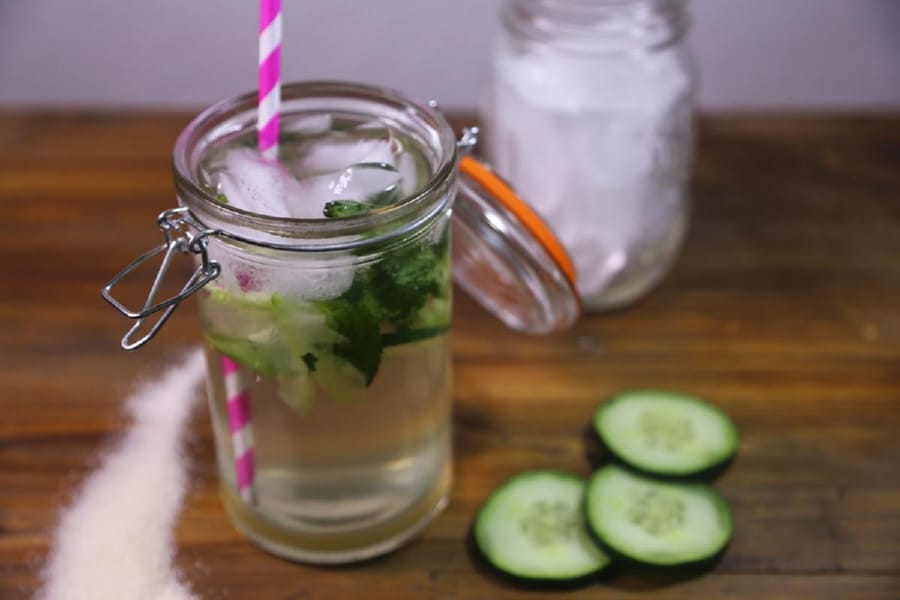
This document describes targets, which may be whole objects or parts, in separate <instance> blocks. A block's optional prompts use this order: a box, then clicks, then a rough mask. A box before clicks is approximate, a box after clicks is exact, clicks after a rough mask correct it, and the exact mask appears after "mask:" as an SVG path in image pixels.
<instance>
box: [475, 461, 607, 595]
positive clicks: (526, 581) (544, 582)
mask: <svg viewBox="0 0 900 600" xmlns="http://www.w3.org/2000/svg"><path fill="white" fill-rule="evenodd" d="M536 476H537V477H541V476H552V477H557V478H562V479H570V480H574V481H578V482H580V483H584V481H585V480H584V478H583V477H579V476H578V475H574V474H572V473H568V472H566V471H560V470H556V469H535V470H530V471H525V472H521V473H518V474H515V475H513V476H511V477H509V478H508V479H506V480H505V481H504V482H503V483H502V484H500V485H499V486H498V487H496V488H495V489H494V490H493V492H491V495H490V496H489V497H488V499H487V500H486V501H485V502H484V504H483V505H482V506H481V508H480V509H479V510H478V513H477V514H476V516H475V519H474V520H473V522H472V526H471V528H470V530H469V539H467V546H468V547H469V554H470V555H471V557H472V558H473V559H474V561H473V562H474V563H475V564H476V566H477V567H479V568H480V569H481V570H482V571H485V572H486V573H487V574H489V575H492V576H494V577H496V578H498V579H502V580H504V581H507V582H509V583H511V584H514V585H518V586H524V587H530V588H533V589H541V590H553V589H559V590H567V589H575V588H579V587H583V586H585V585H588V584H590V583H594V582H596V581H598V580H599V579H601V578H604V577H605V576H607V575H609V574H611V572H612V571H613V570H614V569H613V563H612V561H610V560H607V561H606V562H605V563H604V564H601V565H600V566H599V567H598V568H596V569H594V570H590V571H587V572H585V573H582V574H578V575H572V576H560V577H552V576H545V577H539V576H529V575H527V574H522V573H511V572H510V571H508V570H505V569H503V568H502V567H501V566H499V565H497V564H496V563H495V562H494V560H493V559H492V557H491V556H489V555H488V554H487V553H485V552H484V551H483V550H482V546H483V545H482V544H481V543H479V533H478V530H479V523H481V522H482V519H483V518H484V514H485V512H486V511H487V510H488V508H489V506H490V504H491V503H492V500H493V499H494V498H496V496H497V495H498V494H499V493H500V492H502V491H503V490H504V489H506V488H508V487H511V486H513V485H515V483H516V482H517V481H518V480H519V479H521V478H530V477H536ZM585 530H586V531H587V533H588V535H591V534H590V531H589V530H587V528H586V529H585Z"/></svg>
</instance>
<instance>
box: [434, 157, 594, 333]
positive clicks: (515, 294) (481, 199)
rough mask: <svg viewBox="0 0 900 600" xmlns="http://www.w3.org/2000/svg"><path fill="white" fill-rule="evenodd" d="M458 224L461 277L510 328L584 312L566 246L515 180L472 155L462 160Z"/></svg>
mask: <svg viewBox="0 0 900 600" xmlns="http://www.w3.org/2000/svg"><path fill="white" fill-rule="evenodd" d="M452 228H453V229H452V232H453V233H452V234H453V245H452V248H453V256H452V264H453V269H452V272H453V279H454V281H456V283H457V284H458V285H459V286H460V287H462V288H463V289H464V290H465V291H466V292H467V293H468V294H469V295H470V296H471V297H472V298H473V299H474V300H476V301H477V302H478V303H479V304H480V305H481V306H483V307H484V308H485V309H487V310H488V311H489V312H490V313H492V314H493V315H494V316H495V317H497V318H498V319H500V320H501V321H503V323H505V324H506V325H507V326H508V327H510V328H512V329H515V330H517V331H522V332H526V333H532V334H544V333H551V332H554V331H560V330H564V329H567V328H569V327H570V326H571V325H572V324H573V323H574V322H575V321H576V320H577V319H578V317H579V315H580V314H581V303H580V301H579V298H578V293H577V291H576V288H575V281H576V275H575V267H574V265H573V263H572V260H571V259H570V258H569V255H568V254H567V253H566V250H565V248H564V247H563V245H562V244H561V243H560V241H559V240H558V239H557V237H556V235H555V234H554V233H553V231H552V230H551V229H550V228H549V227H548V225H547V224H546V223H545V222H544V221H543V220H542V219H541V218H540V217H539V216H538V215H537V213H535V212H534V210H533V209H531V207H529V206H528V204H526V203H525V202H524V201H523V200H522V199H521V198H519V196H518V195H517V194H516V192H515V191H514V190H513V189H512V187H510V186H509V185H508V184H507V183H506V182H505V181H503V180H502V179H501V178H500V177H499V176H497V175H496V174H495V173H494V172H493V171H491V170H490V168H489V167H487V166H486V165H485V164H483V163H480V162H478V161H477V160H475V159H474V158H472V157H470V156H464V157H462V158H461V159H460V161H459V192H458V193H457V197H456V201H455V203H454V207H453V219H452Z"/></svg>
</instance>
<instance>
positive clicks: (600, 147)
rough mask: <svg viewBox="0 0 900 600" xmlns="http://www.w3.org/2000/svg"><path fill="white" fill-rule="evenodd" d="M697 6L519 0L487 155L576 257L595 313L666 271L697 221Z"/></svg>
mask: <svg viewBox="0 0 900 600" xmlns="http://www.w3.org/2000/svg"><path fill="white" fill-rule="evenodd" d="M687 29H688V15H687V1H686V0H509V1H508V2H507V3H506V5H505V6H504V10H503V13H502V27H501V31H500V33H499V35H498V38H497V40H496V44H495V46H494V51H493V56H492V61H491V71H490V79H489V81H488V84H487V87H486V89H485V93H484V95H483V99H482V106H481V121H482V123H483V124H484V126H485V130H486V131H485V133H486V140H485V141H486V149H487V157H488V160H489V161H490V162H492V163H493V166H494V168H495V170H496V171H497V172H498V173H499V174H500V175H502V176H504V177H505V178H506V179H508V180H509V181H510V182H511V183H512V184H513V185H514V186H515V187H516V188H517V189H518V191H519V192H520V193H521V194H522V196H523V197H525V198H527V199H528V200H529V201H530V202H531V203H532V205H533V206H534V207H535V208H536V209H537V210H538V212H539V213H540V214H541V215H542V216H543V217H544V218H545V219H546V220H547V221H548V222H549V224H550V225H551V227H553V229H554V230H555V231H556V233H557V235H559V237H560V238H561V240H562V241H563V243H564V244H565V245H566V247H567V249H568V250H569V253H570V254H571V255H572V257H573V259H574V261H575V266H576V269H577V272H578V290H579V293H580V295H581V297H582V301H583V304H584V306H585V309H587V310H593V311H599V310H606V309H612V308H617V307H621V306H624V305H626V304H628V303H630V302H632V301H634V300H636V299H637V298H638V297H640V296H641V295H643V294H644V293H646V292H647V291H649V290H650V289H651V288H652V287H653V286H654V285H655V284H657V283H658V282H659V281H660V280H661V279H662V278H663V277H664V276H665V274H666V273H667V272H668V270H669V269H670V267H671V266H672V264H673V262H674V259H675V257H676V255H677V253H678V250H679V248H680V246H681V242H682V239H683V237H684V234H685V231H686V229H687V224H688V219H689V211H690V207H689V199H688V196H687V183H688V180H689V175H690V171H691V166H692V159H693V147H694V131H693V90H694V76H693V66H692V62H691V58H690V55H689V53H688V51H687V50H686V48H685V44H684V41H685V34H686V32H687Z"/></svg>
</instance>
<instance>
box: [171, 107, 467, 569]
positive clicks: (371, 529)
mask: <svg viewBox="0 0 900 600" xmlns="http://www.w3.org/2000/svg"><path fill="white" fill-rule="evenodd" d="M289 105H290V102H288V106H289ZM432 143H433V142H432ZM254 144H255V133H254V132H253V130H252V129H236V130H235V131H234V132H233V133H226V134H224V135H220V136H218V137H216V139H214V140H213V141H212V142H210V143H209V145H208V146H207V147H206V148H205V149H204V152H203V158H202V160H200V161H199V162H198V165H197V171H196V178H197V182H198V183H199V184H200V186H202V187H203V188H204V191H205V192H206V193H207V194H208V196H210V197H212V196H215V197H216V202H217V203H219V204H221V205H222V206H224V207H229V208H238V209H241V210H244V211H249V212H257V213H261V214H266V215H267V216H270V217H272V216H274V217H280V218H282V219H307V220H310V222H312V220H316V222H315V223H312V225H309V224H308V223H307V224H304V225H297V231H292V232H291V236H288V240H287V242H286V243H287V244H290V243H293V242H292V240H293V239H295V238H299V239H301V243H306V242H305V241H304V240H303V239H302V238H303V237H304V236H306V235H310V236H311V237H312V238H316V239H315V240H314V241H315V242H316V243H319V244H320V245H319V246H312V247H310V248H309V249H308V250H306V251H301V252H298V251H297V250H296V249H293V248H284V247H282V246H284V245H285V244H284V243H281V242H283V240H281V239H275V242H278V243H271V241H272V239H271V238H272V236H270V237H269V238H268V239H267V243H264V244H260V245H255V244H253V243H248V242H247V240H246V239H244V238H243V235H237V236H235V238H234V239H232V238H230V237H229V236H225V235H217V236H216V237H215V239H211V240H210V241H209V246H208V254H209V257H210V259H212V260H214V261H216V262H217V263H219V264H220V265H221V266H222V273H221V275H220V276H219V277H217V278H216V279H215V280H214V281H212V282H211V283H209V284H208V285H207V286H205V287H204V288H203V289H201V290H200V291H199V292H198V294H197V295H198V298H199V308H200V315H201V321H202V325H203V331H204V336H205V342H206V352H207V358H208V369H209V372H208V387H209V402H210V412H211V415H212V422H213V428H214V433H215V439H216V446H217V460H218V467H219V472H220V479H221V487H222V495H223V499H224V503H225V506H226V508H227V510H228V512H229V514H230V516H231V517H232V520H233V521H234V522H235V524H236V526H237V527H238V528H239V529H240V530H241V531H242V532H243V533H244V534H245V535H247V536H248V537H250V538H251V539H253V540H255V541H256V542H258V543H259V544H260V545H262V546H263V547H265V548H266V549H268V550H270V551H272V552H274V553H276V554H279V555H281V556H285V557H287V558H291V559H295V560H301V561H308V562H315V563H343V562H350V561H354V560H361V559H364V558H368V557H370V556H374V555H377V554H380V553H383V552H385V551H388V550H390V549H392V548H394V547H396V546H397V545H399V544H400V543H402V542H403V541H405V540H406V539H408V538H409V537H410V536H412V535H414V534H415V533H416V532H417V531H418V530H419V529H421V528H422V527H423V526H424V525H425V524H426V523H427V522H428V521H429V520H430V518H431V517H433V516H434V515H435V514H436V513H437V512H438V511H439V510H440V509H441V508H442V507H443V506H444V503H445V502H446V497H447V495H448V492H449V487H450V483H451V456H450V454H451V452H450V448H451V432H450V422H451V418H450V417H451V406H450V399H451V372H450V347H449V337H448V330H449V326H450V279H449V273H450V266H449V262H450V255H449V227H448V226H449V215H450V213H449V198H450V194H451V192H452V183H453V181H452V178H451V179H450V180H449V181H447V182H444V185H442V186H438V187H436V188H435V187H434V186H432V187H433V188H434V189H431V190H430V192H429V190H425V191H424V192H423V188H425V187H427V186H428V185H430V184H431V182H432V181H433V179H434V177H433V176H434V174H435V170H436V169H437V168H438V167H439V166H440V162H439V159H441V156H440V154H439V153H438V152H437V150H436V149H435V148H433V147H429V144H428V140H427V138H426V139H423V138H422V137H416V133H415V129H413V128H410V127H409V126H405V127H404V126H403V124H402V123H398V122H397V121H392V120H390V119H379V118H378V117H377V116H376V117H373V116H371V115H363V114H359V113H358V112H352V111H328V110H322V109H320V110H317V111H309V110H305V111H302V113H300V114H291V113H290V112H286V113H285V114H284V116H283V117H282V135H281V141H280V156H279V161H278V162H277V163H266V162H265V161H263V160H262V159H261V158H259V156H258V155H257V154H256V152H255V150H254ZM429 195H430V196H431V199H430V200H429V199H428V198H425V199H424V200H421V201H420V204H422V203H423V202H424V203H425V205H429V206H431V209H430V210H428V211H425V213H423V212H422V210H420V211H419V212H418V213H415V214H414V215H413V216H410V217H405V218H403V219H401V220H400V221H396V220H395V221H394V222H391V221H389V220H385V219H382V218H381V215H389V214H392V213H393V212H397V211H399V210H401V209H402V206H403V205H404V204H409V203H410V202H415V201H414V200H412V201H411V200H410V199H411V198H412V197H416V196H423V197H425V196H429ZM188 204H189V203H188ZM398 207H401V208H398ZM395 209H396V210H395ZM423 214H424V216H423ZM416 215H418V216H416ZM319 223H321V224H322V225H320V224H319ZM342 223H347V224H348V225H347V227H346V228H345V229H343V230H331V231H329V232H327V233H326V234H322V235H319V234H315V231H316V230H315V228H316V227H332V226H334V225H335V224H338V225H339V226H340V225H341V224H342ZM305 227H311V228H312V229H310V231H312V232H313V234H309V233H308V232H306V231H304V228H305ZM398 230H399V233H398ZM335 231H337V233H334V232H335ZM239 233H240V231H239ZM317 235H318V237H317ZM323 239H324V243H323V242H322V240H323ZM226 357H227V359H229V360H230V361H233V362H234V363H236V364H237V371H236V372H235V373H233V374H232V375H230V376H229V375H227V374H226V373H225V370H224V367H223V364H224V363H223V358H226ZM227 377H231V378H232V385H234V381H238V382H239V383H238V384H237V385H239V387H240V388H241V389H242V390H245V391H246V396H245V397H246V399H247V402H248V404H249V407H250V412H251V416H250V417H249V418H248V419H247V425H246V426H245V427H244V429H246V430H249V432H250V433H248V432H242V433H240V436H243V439H244V443H246V441H247V439H248V437H247V436H248V435H252V442H251V443H250V445H251V446H252V448H253V458H252V462H253V471H254V474H253V476H252V484H251V488H252V499H250V500H248V499H247V498H245V497H242V495H241V494H240V493H239V490H240V487H239V481H238V474H237V468H236V459H237V458H239V456H237V455H236V452H235V436H236V435H237V434H236V433H235V428H234V426H233V425H232V423H231V420H230V419H231V416H230V413H229V410H233V408H232V407H230V406H229V400H230V396H231V395H233V390H232V391H229V388H227V387H226V379H227Z"/></svg>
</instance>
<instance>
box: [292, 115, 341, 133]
mask: <svg viewBox="0 0 900 600" xmlns="http://www.w3.org/2000/svg"><path fill="white" fill-rule="evenodd" d="M332 121H333V119H332V118H331V115H329V114H324V115H309V116H306V117H295V118H291V119H282V120H281V132H282V133H302V134H307V135H316V134H319V133H325V132H326V131H328V130H329V129H331V126H332Z"/></svg>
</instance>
